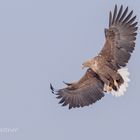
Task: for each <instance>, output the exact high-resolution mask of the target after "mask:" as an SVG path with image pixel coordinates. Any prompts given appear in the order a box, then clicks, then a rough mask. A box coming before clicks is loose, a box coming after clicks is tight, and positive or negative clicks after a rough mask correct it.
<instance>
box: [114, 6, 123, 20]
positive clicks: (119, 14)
mask: <svg viewBox="0 0 140 140" xmlns="http://www.w3.org/2000/svg"><path fill="white" fill-rule="evenodd" d="M122 11H123V6H122V5H121V7H120V10H119V13H118V15H117V18H116V21H115V22H118V20H119V18H120V16H121V14H122Z"/></svg>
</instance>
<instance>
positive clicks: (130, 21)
mask: <svg viewBox="0 0 140 140" xmlns="http://www.w3.org/2000/svg"><path fill="white" fill-rule="evenodd" d="M135 19H136V16H134V17H133V18H132V19H130V20H129V21H128V22H127V25H130V24H131V23H133V22H134V20H135Z"/></svg>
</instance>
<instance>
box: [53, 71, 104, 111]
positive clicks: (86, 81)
mask: <svg viewBox="0 0 140 140" xmlns="http://www.w3.org/2000/svg"><path fill="white" fill-rule="evenodd" d="M103 87H104V83H103V82H102V81H101V79H100V78H99V76H98V75H97V74H96V73H95V72H94V71H92V70H91V69H88V70H87V71H86V73H85V75H84V76H83V77H82V78H81V79H80V80H79V81H78V82H76V83H73V84H68V86H67V87H66V88H63V89H60V90H58V91H56V92H57V93H56V95H57V98H58V99H61V100H60V102H59V103H60V104H62V106H66V105H69V109H71V108H75V107H84V106H88V105H90V104H92V103H95V102H96V101H98V100H100V99H101V98H102V97H103V96H104V93H103ZM51 90H52V92H54V88H53V87H52V85H51Z"/></svg>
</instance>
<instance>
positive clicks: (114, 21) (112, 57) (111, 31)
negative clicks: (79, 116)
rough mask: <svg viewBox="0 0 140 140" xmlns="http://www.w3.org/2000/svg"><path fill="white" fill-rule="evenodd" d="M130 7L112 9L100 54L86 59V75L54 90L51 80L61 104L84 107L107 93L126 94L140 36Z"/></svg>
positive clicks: (52, 89)
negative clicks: (137, 39)
mask: <svg viewBox="0 0 140 140" xmlns="http://www.w3.org/2000/svg"><path fill="white" fill-rule="evenodd" d="M128 11H129V10H128V7H126V8H125V9H123V6H122V5H121V6H120V8H119V9H118V7H117V5H115V8H114V11H113V12H111V11H110V13H109V27H108V28H106V29H105V30H104V33H105V44H104V46H103V48H102V50H101V51H100V52H99V54H98V55H97V56H95V57H93V58H91V59H89V60H87V61H86V62H84V63H83V64H82V65H83V68H84V67H86V68H87V70H86V72H85V74H84V75H83V77H82V78H81V79H80V80H79V81H77V82H74V83H65V84H66V87H64V88H62V89H59V90H55V89H54V88H53V86H52V85H51V84H50V88H51V91H52V93H55V94H56V95H57V98H58V99H60V102H59V103H60V104H62V106H66V105H68V106H69V109H71V108H75V107H84V106H88V105H90V104H93V103H95V102H96V101H98V100H100V99H101V98H102V97H104V95H105V93H110V94H112V95H114V96H121V95H124V92H125V91H126V89H127V87H128V82H129V81H130V80H129V72H128V69H127V63H128V61H129V60H130V57H131V54H132V52H133V51H134V48H135V40H136V36H137V30H138V27H137V22H136V16H133V10H132V11H130V12H128Z"/></svg>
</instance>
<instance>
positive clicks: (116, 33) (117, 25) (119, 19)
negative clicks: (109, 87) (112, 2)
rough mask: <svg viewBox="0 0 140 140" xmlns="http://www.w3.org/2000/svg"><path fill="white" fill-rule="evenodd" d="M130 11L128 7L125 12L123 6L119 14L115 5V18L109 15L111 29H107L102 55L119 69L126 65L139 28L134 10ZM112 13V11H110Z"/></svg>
mask: <svg viewBox="0 0 140 140" xmlns="http://www.w3.org/2000/svg"><path fill="white" fill-rule="evenodd" d="M127 13H128V7H127V8H126V9H125V10H124V12H123V6H121V7H120V10H119V12H118V14H117V7H116V6H115V9H114V13H113V19H112V18H111V16H110V17H109V29H106V34H105V36H106V42H105V45H104V47H103V49H102V50H101V52H100V55H101V56H102V57H104V58H105V59H106V60H107V61H110V62H111V63H112V65H113V66H114V67H116V68H117V69H119V68H121V67H124V66H126V64H127V63H128V61H129V59H130V56H131V53H132V52H133V50H134V47H135V40H136V36H137V33H136V31H137V30H138V27H136V25H137V22H135V19H136V16H132V15H133V11H130V13H129V14H128V15H127ZM110 15H112V13H111V12H110Z"/></svg>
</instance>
